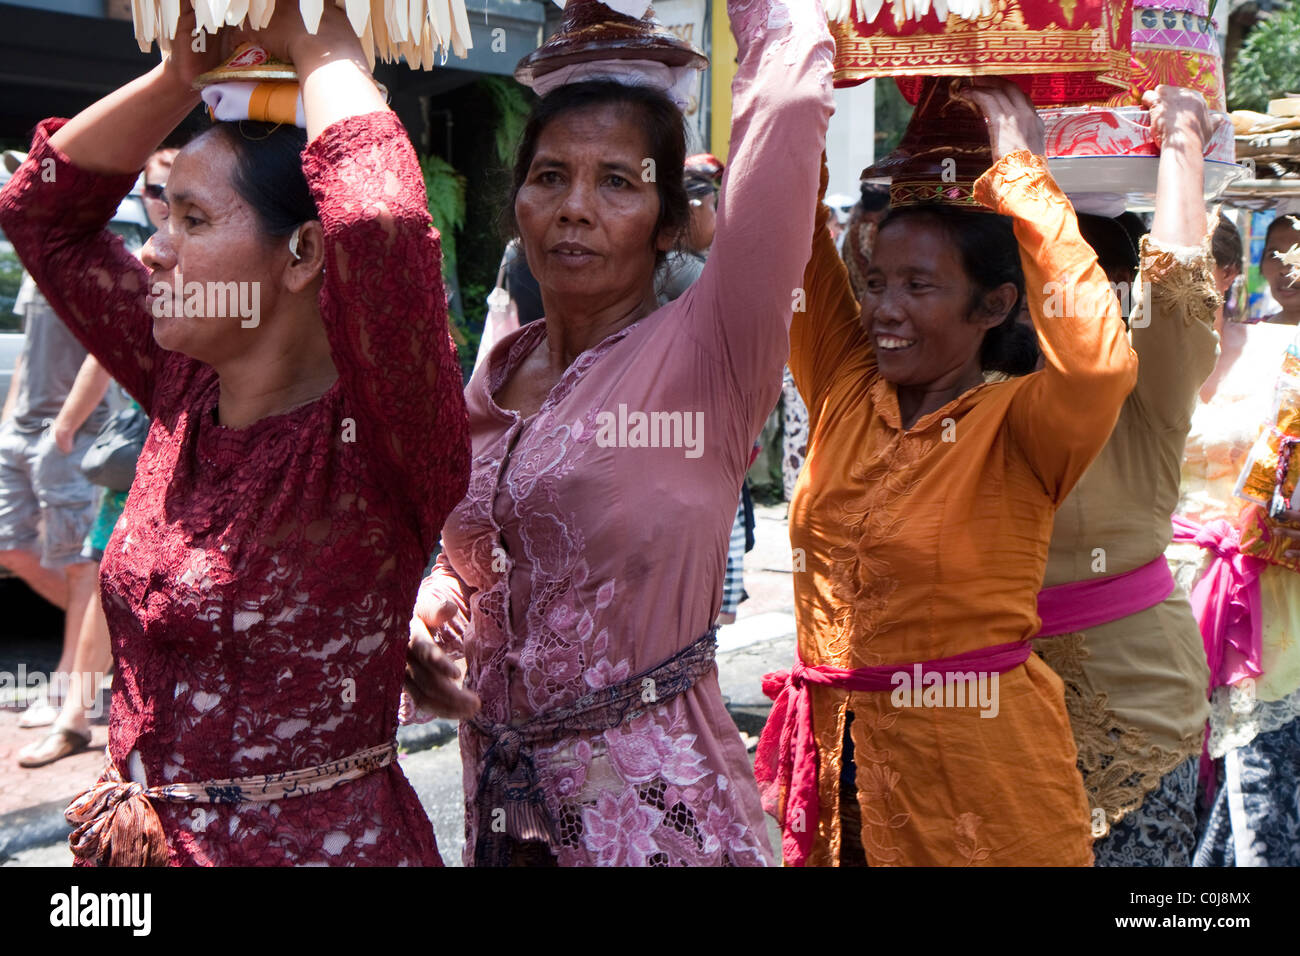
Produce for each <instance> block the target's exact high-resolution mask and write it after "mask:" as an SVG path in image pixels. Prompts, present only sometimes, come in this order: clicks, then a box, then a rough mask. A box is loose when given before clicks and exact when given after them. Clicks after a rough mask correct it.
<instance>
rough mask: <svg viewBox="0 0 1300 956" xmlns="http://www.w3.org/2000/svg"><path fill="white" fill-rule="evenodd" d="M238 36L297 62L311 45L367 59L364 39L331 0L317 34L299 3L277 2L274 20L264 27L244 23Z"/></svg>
mask: <svg viewBox="0 0 1300 956" xmlns="http://www.w3.org/2000/svg"><path fill="white" fill-rule="evenodd" d="M239 37H240V39H241V40H247V41H248V42H250V43H256V44H257V45H258V46H260V47H261V48H262V49H263V50H265V51H266V52H267V53H269V54H271V56H273V57H276V58H278V59H281V60H285V61H288V62H290V63H293V64H295V65H297V64H298V63H299V60H300V59H301V58H302V57H303V54H304V52H305V51H306V50H307V49H308V48H310V49H311V50H313V51H318V50H328V51H330V53H332V54H334V55H336V56H338V57H340V58H344V59H352V58H356V59H360V60H361V62H362V63H363V64H364V63H365V54H364V52H363V51H362V49H361V41H360V40H358V39H357V35H356V33H354V32H353V30H352V24H351V23H350V22H349V21H348V15H347V14H346V13H344V12H343V10H341V9H340V8H339V7H336V6H334V3H333V2H332V0H325V8H324V10H323V11H322V13H321V18H320V24H319V25H318V26H317V28H316V32H315V33H314V34H313V33H309V32H308V30H307V25H306V24H305V23H303V20H302V13H301V12H300V10H299V6H298V4H296V3H293V4H290V3H280V4H277V5H276V8H275V13H274V14H272V16H271V22H270V23H268V24H267V25H266V27H265V29H262V30H253V29H250V28H248V27H244V28H242V29H241V30H240V31H239Z"/></svg>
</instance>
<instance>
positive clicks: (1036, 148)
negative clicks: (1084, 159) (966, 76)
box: [954, 76, 1047, 163]
mask: <svg viewBox="0 0 1300 956" xmlns="http://www.w3.org/2000/svg"><path fill="white" fill-rule="evenodd" d="M954 98H956V99H959V100H965V101H966V102H968V103H970V104H971V105H972V106H974V107H975V108H976V109H978V110H979V111H980V112H981V113H983V114H984V120H985V122H986V123H987V124H988V130H989V146H991V147H992V149H993V162H995V163H996V162H998V161H999V160H1000V159H1002V157H1004V156H1006V155H1008V154H1010V153H1014V152H1017V151H1018V150H1022V149H1027V150H1029V151H1030V152H1031V153H1033V154H1034V155H1035V156H1042V155H1043V153H1044V152H1045V151H1046V149H1047V132H1046V130H1045V128H1044V127H1043V118H1042V117H1041V116H1039V115H1038V111H1037V110H1035V109H1034V105H1033V104H1032V103H1031V102H1029V97H1027V96H1026V95H1025V93H1024V91H1023V90H1022V89H1020V87H1018V86H1017V85H1016V84H1014V83H1012V82H1011V81H1010V80H1006V79H1003V78H1002V77H1000V76H977V77H973V78H972V79H971V81H970V85H969V86H966V87H963V88H962V89H960V90H958V91H957V92H956V93H955V94H954Z"/></svg>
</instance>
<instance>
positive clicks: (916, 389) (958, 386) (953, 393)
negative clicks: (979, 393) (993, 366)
mask: <svg viewBox="0 0 1300 956" xmlns="http://www.w3.org/2000/svg"><path fill="white" fill-rule="evenodd" d="M983 384H984V372H983V370H982V369H981V368H980V366H979V364H978V363H975V364H974V365H971V366H967V367H966V368H965V369H963V370H962V372H961V373H960V374H959V375H958V376H957V377H956V379H955V380H952V381H949V380H946V379H940V380H938V381H935V382H931V383H930V384H928V385H900V386H898V417H899V419H900V420H901V422H902V425H903V429H904V430H907V429H910V428H911V427H912V426H913V425H915V424H916V423H917V422H918V421H920V420H921V419H922V418H924V417H925V416H926V415H929V414H930V413H931V412H937V411H938V410H939V409H941V408H943V407H944V406H945V405H947V404H948V403H949V402H951V401H954V400H955V399H957V398H960V397H961V396H962V395H964V394H966V393H967V392H969V391H970V390H971V389H972V388H975V387H977V386H979V385H983Z"/></svg>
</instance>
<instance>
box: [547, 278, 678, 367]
mask: <svg viewBox="0 0 1300 956" xmlns="http://www.w3.org/2000/svg"><path fill="white" fill-rule="evenodd" d="M658 307H659V302H658V300H657V299H656V298H655V294H654V286H653V285H648V286H647V287H646V288H645V289H641V290H639V291H637V292H630V293H627V294H624V295H622V296H618V297H617V298H613V299H606V300H604V301H601V300H600V299H594V298H592V297H587V296H581V297H579V296H558V297H557V296H548V295H547V294H546V292H545V290H543V292H542V308H543V309H544V310H545V313H546V318H545V319H544V321H545V322H546V341H547V349H548V351H549V352H550V355H551V363H552V364H553V365H555V366H556V368H558V369H566V368H568V367H569V366H570V365H572V364H573V362H574V361H575V360H576V359H577V358H578V356H579V355H581V354H582V353H583V352H585V351H587V350H588V349H590V348H593V347H594V346H596V345H599V344H600V343H601V342H602V341H604V340H605V339H607V338H609V336H611V335H613V334H614V333H615V332H620V331H622V330H623V329H625V328H627V327H628V326H629V325H631V324H632V323H634V322H639V321H640V320H641V319H644V318H645V317H646V316H647V315H649V314H650V313H651V312H653V311H654V310H655V309H657V308H658Z"/></svg>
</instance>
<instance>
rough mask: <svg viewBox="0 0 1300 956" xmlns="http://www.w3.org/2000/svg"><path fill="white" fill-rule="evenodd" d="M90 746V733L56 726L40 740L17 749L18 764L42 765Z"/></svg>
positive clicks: (28, 765)
mask: <svg viewBox="0 0 1300 956" xmlns="http://www.w3.org/2000/svg"><path fill="white" fill-rule="evenodd" d="M89 747H90V734H83V733H79V732H78V731H75V730H65V729H63V728H62V727H56V728H55V729H53V730H51V731H50V732H49V733H48V734H46V735H45V736H44V737H43V738H42V739H41V740H39V741H37V742H36V743H34V744H29V745H28V746H26V747H24V748H23V749H22V750H20V751H18V766H20V767H27V768H28V769H31V768H34V767H44V766H45V765H46V764H51V763H54V761H56V760H62V759H63V758H64V757H71V756H72V755H73V754H79V753H81V752H82V751H83V750H87V749H89Z"/></svg>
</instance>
